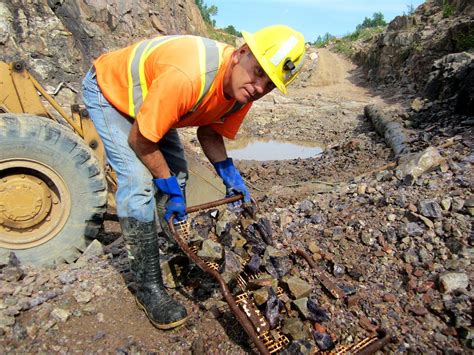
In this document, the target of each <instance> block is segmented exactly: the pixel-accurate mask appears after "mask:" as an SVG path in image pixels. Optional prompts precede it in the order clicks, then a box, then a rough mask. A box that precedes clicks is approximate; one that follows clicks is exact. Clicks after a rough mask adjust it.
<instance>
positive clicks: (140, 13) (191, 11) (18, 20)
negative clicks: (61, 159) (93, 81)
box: [0, 0, 207, 87]
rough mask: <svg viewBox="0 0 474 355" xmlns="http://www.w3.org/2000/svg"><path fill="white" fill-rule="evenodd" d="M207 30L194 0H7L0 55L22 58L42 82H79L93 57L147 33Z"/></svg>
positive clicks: (1, 7)
mask: <svg viewBox="0 0 474 355" xmlns="http://www.w3.org/2000/svg"><path fill="white" fill-rule="evenodd" d="M178 33H183V34H184V33H186V34H196V35H206V33H207V30H206V26H205V23H204V21H203V20H202V17H201V14H200V12H199V9H198V8H197V6H196V5H195V2H194V1H193V0H177V1H166V0H157V1H152V0H136V1H131V0H124V1H118V0H108V1H105V0H98V1H90V0H66V1H55V0H48V1H31V0H6V1H2V2H1V3H0V52H1V53H2V55H1V56H0V58H1V60H4V61H16V60H24V61H25V62H26V64H27V67H28V69H29V70H30V71H32V72H33V73H35V74H36V75H37V77H38V79H40V81H43V82H49V83H52V84H57V83H59V82H61V81H65V82H68V83H71V84H72V85H73V86H74V87H79V84H80V80H81V79H82V76H83V74H84V73H85V71H86V70H87V69H88V68H89V66H90V65H91V62H92V60H93V59H94V58H96V57H98V56H99V55H100V54H101V53H103V52H106V51H108V50H111V49H115V48H119V47H121V46H124V45H127V44H130V43H132V42H134V41H137V40H139V39H143V38H149V37H153V36H156V35H166V34H178Z"/></svg>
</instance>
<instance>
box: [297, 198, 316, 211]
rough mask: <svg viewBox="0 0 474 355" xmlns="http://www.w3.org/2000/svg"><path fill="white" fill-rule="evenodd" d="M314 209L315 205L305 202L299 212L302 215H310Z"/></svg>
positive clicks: (300, 206) (301, 204)
mask: <svg viewBox="0 0 474 355" xmlns="http://www.w3.org/2000/svg"><path fill="white" fill-rule="evenodd" d="M313 207H314V205H313V203H312V202H311V201H309V200H303V201H302V202H301V203H300V205H299V207H298V210H299V211H300V212H301V213H309V212H311V210H312V208H313Z"/></svg>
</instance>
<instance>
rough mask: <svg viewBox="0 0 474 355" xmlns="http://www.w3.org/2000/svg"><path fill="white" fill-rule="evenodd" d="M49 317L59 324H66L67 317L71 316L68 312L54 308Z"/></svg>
mask: <svg viewBox="0 0 474 355" xmlns="http://www.w3.org/2000/svg"><path fill="white" fill-rule="evenodd" d="M51 316H52V317H53V318H54V319H55V320H57V321H60V322H63V323H64V322H66V321H67V320H68V319H69V317H70V316H71V313H70V312H69V311H68V310H65V309H62V308H54V309H53V310H52V311H51Z"/></svg>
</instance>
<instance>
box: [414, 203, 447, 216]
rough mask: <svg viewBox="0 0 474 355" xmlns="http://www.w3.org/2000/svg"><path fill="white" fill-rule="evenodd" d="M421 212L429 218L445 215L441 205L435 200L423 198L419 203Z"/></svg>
mask: <svg viewBox="0 0 474 355" xmlns="http://www.w3.org/2000/svg"><path fill="white" fill-rule="evenodd" d="M418 207H419V211H420V214H421V215H423V216H425V217H429V218H441V217H442V216H443V214H442V211H441V207H440V205H439V204H438V203H437V202H436V201H435V200H422V201H420V202H419V204H418Z"/></svg>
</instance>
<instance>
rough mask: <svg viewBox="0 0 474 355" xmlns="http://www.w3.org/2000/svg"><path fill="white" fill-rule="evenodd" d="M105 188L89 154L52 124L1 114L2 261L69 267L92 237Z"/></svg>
mask: <svg viewBox="0 0 474 355" xmlns="http://www.w3.org/2000/svg"><path fill="white" fill-rule="evenodd" d="M106 204H107V183H106V179H105V175H104V172H103V169H102V167H101V165H100V164H99V162H98V161H97V159H96V157H95V156H94V153H93V151H92V150H91V149H90V148H89V147H88V146H87V145H86V144H85V143H84V141H83V140H82V139H81V138H80V137H79V136H78V135H76V134H74V132H72V130H71V129H69V128H68V127H66V126H63V125H60V124H58V123H56V122H55V121H53V120H51V119H47V118H44V117H38V116H33V115H25V114H12V113H6V114H0V258H1V259H2V260H5V258H8V256H9V255H10V253H11V252H13V253H15V255H16V257H17V258H18V259H19V260H20V262H21V263H22V264H32V265H52V264H58V263H63V262H73V261H75V260H76V259H77V258H78V257H79V256H80V255H81V252H82V251H84V249H85V248H86V246H87V244H88V243H89V242H90V240H91V238H93V237H95V236H96V235H97V233H98V231H99V229H100V226H101V224H102V217H103V214H104V212H105V208H106Z"/></svg>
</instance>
